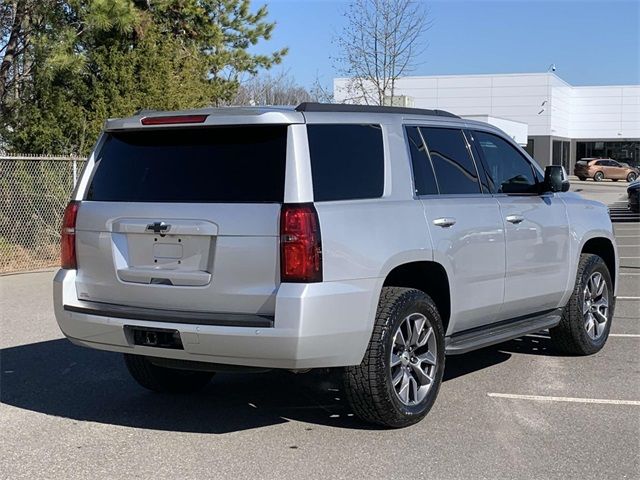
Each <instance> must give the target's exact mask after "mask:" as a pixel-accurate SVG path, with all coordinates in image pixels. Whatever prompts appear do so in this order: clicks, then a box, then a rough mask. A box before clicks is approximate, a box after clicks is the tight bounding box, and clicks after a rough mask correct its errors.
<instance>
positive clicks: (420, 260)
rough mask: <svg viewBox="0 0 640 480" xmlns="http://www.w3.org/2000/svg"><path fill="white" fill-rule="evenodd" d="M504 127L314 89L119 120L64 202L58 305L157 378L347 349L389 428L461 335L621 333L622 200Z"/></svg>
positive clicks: (419, 413)
mask: <svg viewBox="0 0 640 480" xmlns="http://www.w3.org/2000/svg"><path fill="white" fill-rule="evenodd" d="M568 187H569V184H568V182H567V181H566V175H565V174H564V172H563V170H562V168H561V167H553V166H552V167H548V168H547V170H546V172H542V171H541V170H540V168H539V167H538V166H537V164H536V163H535V162H534V161H533V160H532V159H531V158H530V157H529V156H528V155H527V154H526V153H525V152H524V151H523V150H522V149H521V148H520V147H519V146H518V145H516V144H515V143H514V142H513V141H512V140H511V139H510V138H509V137H508V136H506V135H505V134H504V133H503V132H502V131H500V130H498V129H497V128H494V127H492V126H490V125H488V124H485V123H480V122H473V121H468V120H463V119H461V118H459V117H456V116H455V115H452V114H449V113H447V112H443V111H438V110H420V109H403V108H393V107H366V106H353V105H328V104H312V103H307V104H302V105H299V106H298V107H297V108H221V109H213V108H212V109H203V110H196V111H186V112H169V113H167V112H145V113H141V114H140V115H137V116H134V117H131V118H126V119H118V120H109V121H107V123H106V126H105V131H104V133H103V134H102V136H101V137H100V139H99V141H98V143H97V145H96V147H95V150H94V152H93V153H92V154H91V156H90V158H89V160H88V162H87V165H86V168H85V171H84V173H83V174H82V176H81V180H80V181H79V184H78V187H77V189H76V191H75V192H74V194H73V198H72V201H71V202H70V203H69V206H68V207H67V210H66V212H65V216H64V225H63V229H62V269H61V270H60V271H59V272H58V273H57V275H56V277H55V280H54V296H55V310H56V317H57V320H58V323H59V325H60V328H61V329H62V331H63V332H64V334H65V335H66V336H67V337H68V338H69V339H70V340H71V341H72V342H74V343H76V344H79V345H85V346H89V347H93V348H98V349H102V350H110V351H114V352H121V353H123V354H124V357H125V361H126V365H127V367H128V369H129V371H130V372H131V374H132V376H133V377H134V378H135V380H137V381H138V382H139V383H140V384H141V385H142V386H144V387H147V388H149V389H151V390H155V391H183V392H184V391H193V390H196V389H198V388H201V387H203V386H204V385H206V384H207V383H208V382H209V380H210V379H211V377H212V375H213V374H214V372H215V371H219V370H225V369H229V368H231V367H230V366H233V367H232V368H236V369H237V368H239V367H248V368H249V369H251V368H253V369H255V367H258V368H260V369H272V368H274V369H275V368H279V369H290V370H295V371H306V370H308V369H312V368H329V367H340V368H341V369H342V372H343V378H344V388H345V391H346V394H347V397H348V399H349V401H350V404H351V407H352V408H353V411H354V412H355V413H356V414H357V415H359V416H360V417H361V418H363V419H365V420H367V421H371V422H376V423H379V424H383V425H386V426H389V427H403V426H406V425H410V424H412V423H415V422H417V421H419V420H420V419H422V418H423V417H424V416H425V415H426V414H427V412H428V411H429V409H430V408H431V406H432V405H433V403H434V401H435V398H436V395H437V393H438V389H439V387H440V383H441V381H442V375H443V371H444V365H445V355H455V354H463V353H465V352H469V351H471V350H474V349H478V348H482V347H486V346H488V345H492V344H496V343H499V342H504V341H506V340H509V339H512V338H515V337H519V336H522V335H525V334H527V333H531V332H536V331H540V330H544V329H549V332H550V335H551V338H552V340H553V342H554V344H555V345H556V347H557V348H558V349H559V350H561V351H563V352H568V353H571V354H577V355H585V354H591V353H594V352H597V351H598V350H600V349H601V348H602V347H603V345H604V343H605V341H606V340H607V336H608V334H609V329H610V327H611V319H612V316H613V308H614V301H615V293H616V287H617V270H618V256H617V249H616V244H615V240H614V236H613V233H612V226H611V222H610V220H609V216H608V212H607V208H606V207H605V206H604V205H602V204H600V203H597V202H592V201H587V200H584V199H582V198H581V197H579V196H578V195H577V194H573V193H568V192H567V189H568Z"/></svg>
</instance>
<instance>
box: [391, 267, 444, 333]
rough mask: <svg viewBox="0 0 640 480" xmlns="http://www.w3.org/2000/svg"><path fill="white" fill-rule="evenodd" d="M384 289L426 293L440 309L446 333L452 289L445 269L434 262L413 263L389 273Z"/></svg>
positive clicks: (395, 268)
mask: <svg viewBox="0 0 640 480" xmlns="http://www.w3.org/2000/svg"><path fill="white" fill-rule="evenodd" d="M382 286H383V287H405V288H415V289H418V290H421V291H423V292H425V293H426V294H427V295H429V296H430V297H431V299H432V300H433V301H434V302H435V304H436V306H437V307H438V312H439V313H440V317H441V319H442V326H443V328H444V331H445V333H446V332H447V328H448V326H449V320H450V318H451V288H450V283H449V276H448V275H447V271H446V270H445V268H444V267H443V266H442V265H441V264H439V263H437V262H434V261H427V260H421V261H412V262H407V263H403V264H400V265H397V266H395V267H394V268H393V269H391V270H390V271H389V273H388V274H387V276H386V278H385V279H384V282H383V284H382Z"/></svg>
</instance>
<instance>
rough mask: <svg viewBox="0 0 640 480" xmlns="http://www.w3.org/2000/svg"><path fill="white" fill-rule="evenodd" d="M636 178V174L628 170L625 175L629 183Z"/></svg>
mask: <svg viewBox="0 0 640 480" xmlns="http://www.w3.org/2000/svg"><path fill="white" fill-rule="evenodd" d="M636 178H638V175H637V174H635V173H633V172H630V173H629V175H627V182H629V183H631V182H633V181H634V180H635V179H636Z"/></svg>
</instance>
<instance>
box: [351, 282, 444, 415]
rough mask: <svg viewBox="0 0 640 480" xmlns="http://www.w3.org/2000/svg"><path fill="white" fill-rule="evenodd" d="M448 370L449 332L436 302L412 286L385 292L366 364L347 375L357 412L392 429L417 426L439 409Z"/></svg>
mask: <svg viewBox="0 0 640 480" xmlns="http://www.w3.org/2000/svg"><path fill="white" fill-rule="evenodd" d="M443 372H444V330H443V327H442V321H441V320H440V314H439V313H438V309H437V308H436V305H435V303H434V302H433V300H432V299H431V298H430V297H429V296H428V295H426V294H425V293H423V292H421V291H419V290H415V289H412V288H399V287H385V288H383V289H382V294H381V296H380V303H379V304H378V311H377V315H376V323H375V326H374V329H373V334H372V336H371V341H370V342H369V347H368V348H367V351H366V353H365V355H364V358H363V360H362V363H361V364H360V365H356V366H352V367H347V368H345V372H344V386H345V391H346V394H347V398H348V400H349V403H350V405H351V408H352V409H353V411H354V412H355V414H356V415H358V416H359V417H360V418H361V419H363V420H365V421H368V422H372V423H378V424H381V425H384V426H387V427H392V428H399V427H406V426H408V425H412V424H414V423H416V422H418V421H420V420H421V419H422V418H424V417H425V415H427V413H428V412H429V410H430V409H431V407H432V406H433V403H434V402H435V399H436V397H437V395H438V390H439V388H440V384H441V382H442V374H443Z"/></svg>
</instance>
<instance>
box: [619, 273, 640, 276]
mask: <svg viewBox="0 0 640 480" xmlns="http://www.w3.org/2000/svg"><path fill="white" fill-rule="evenodd" d="M620 275H627V276H629V277H632V276H635V275H640V273H624V272H622V273H620Z"/></svg>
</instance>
